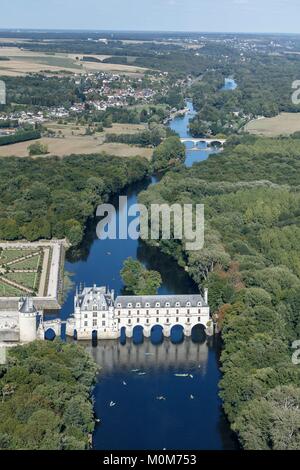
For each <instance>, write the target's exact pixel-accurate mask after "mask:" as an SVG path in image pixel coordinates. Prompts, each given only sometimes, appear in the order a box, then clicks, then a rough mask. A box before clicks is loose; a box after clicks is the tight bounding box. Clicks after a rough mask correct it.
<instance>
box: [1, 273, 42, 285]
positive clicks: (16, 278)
mask: <svg viewBox="0 0 300 470" xmlns="http://www.w3.org/2000/svg"><path fill="white" fill-rule="evenodd" d="M5 277H6V278H7V279H9V280H10V281H13V282H16V283H17V284H20V285H21V286H24V287H27V288H28V289H34V288H35V285H36V282H37V277H38V274H37V273H7V274H6V275H5Z"/></svg>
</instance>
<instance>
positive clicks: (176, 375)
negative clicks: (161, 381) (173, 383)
mask: <svg viewBox="0 0 300 470" xmlns="http://www.w3.org/2000/svg"><path fill="white" fill-rule="evenodd" d="M174 375H175V377H188V376H189V374H174Z"/></svg>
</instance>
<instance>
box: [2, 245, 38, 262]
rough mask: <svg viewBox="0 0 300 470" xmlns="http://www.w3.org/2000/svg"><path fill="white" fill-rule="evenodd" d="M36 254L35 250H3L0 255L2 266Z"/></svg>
mask: <svg viewBox="0 0 300 470" xmlns="http://www.w3.org/2000/svg"><path fill="white" fill-rule="evenodd" d="M31 253H34V251H33V250H5V249H4V250H3V251H2V252H1V253H0V265H1V264H5V263H7V262H9V261H13V260H15V259H18V258H22V257H23V256H27V255H30V254H31Z"/></svg>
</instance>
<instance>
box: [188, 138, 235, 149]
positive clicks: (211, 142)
mask: <svg viewBox="0 0 300 470" xmlns="http://www.w3.org/2000/svg"><path fill="white" fill-rule="evenodd" d="M180 140H181V142H182V143H183V144H185V143H186V142H192V144H193V147H192V148H191V150H199V149H200V147H199V145H198V144H199V143H203V144H206V145H207V147H206V148H201V150H206V149H208V148H210V147H223V145H224V144H225V142H226V139H217V138H215V139H214V138H213V139H206V138H204V137H202V138H194V137H185V138H182V139H180Z"/></svg>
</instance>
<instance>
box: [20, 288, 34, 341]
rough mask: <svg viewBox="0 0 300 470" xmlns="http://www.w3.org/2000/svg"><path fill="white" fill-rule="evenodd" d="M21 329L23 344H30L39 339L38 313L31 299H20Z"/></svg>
mask: <svg viewBox="0 0 300 470" xmlns="http://www.w3.org/2000/svg"><path fill="white" fill-rule="evenodd" d="M19 327H20V342H21V343H30V342H32V341H35V340H36V339H37V311H36V309H35V307H34V305H33V301H32V299H30V298H29V297H26V298H25V299H20V302H19Z"/></svg>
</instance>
